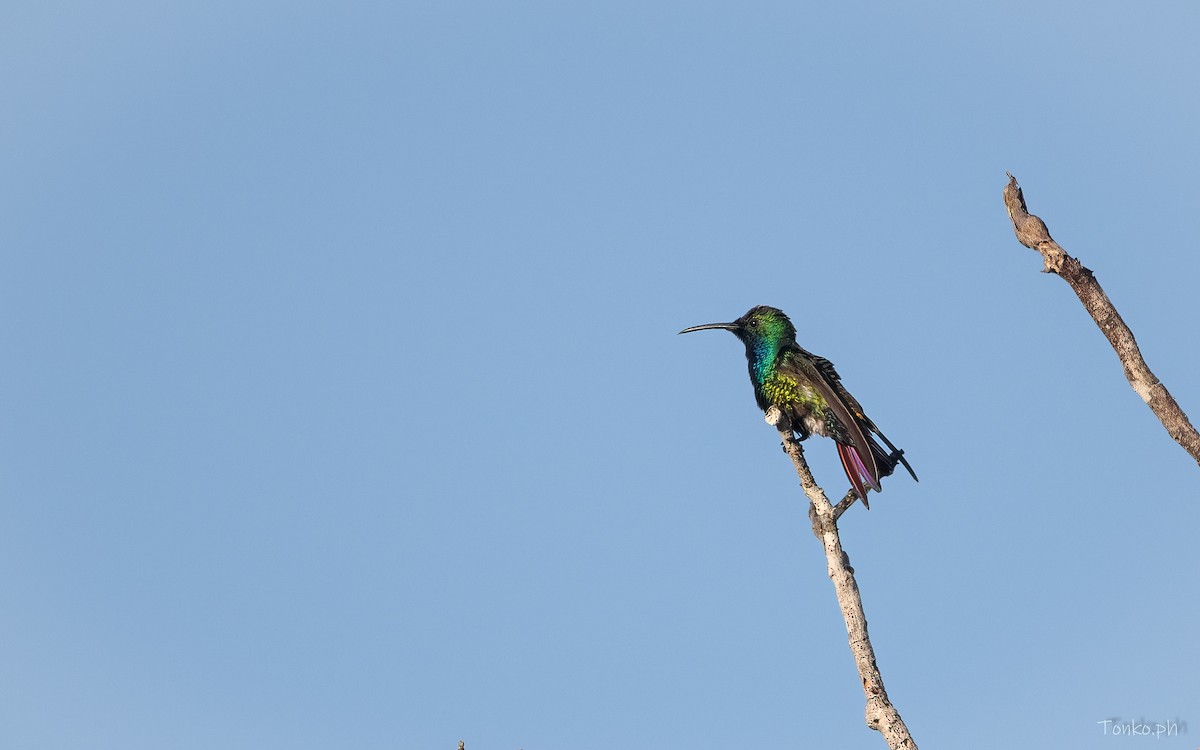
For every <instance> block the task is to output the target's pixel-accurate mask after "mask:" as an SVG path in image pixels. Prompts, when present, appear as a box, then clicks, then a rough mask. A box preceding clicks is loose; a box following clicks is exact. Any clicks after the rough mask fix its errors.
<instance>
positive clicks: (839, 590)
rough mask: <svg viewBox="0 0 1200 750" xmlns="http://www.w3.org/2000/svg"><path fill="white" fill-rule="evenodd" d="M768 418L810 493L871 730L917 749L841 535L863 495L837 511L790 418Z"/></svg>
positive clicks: (774, 412) (774, 414) (775, 412)
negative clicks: (878, 653)
mask: <svg viewBox="0 0 1200 750" xmlns="http://www.w3.org/2000/svg"><path fill="white" fill-rule="evenodd" d="M766 419H767V423H768V424H770V425H772V426H773V427H775V428H776V429H777V430H779V436H780V437H781V438H782V439H783V449H784V450H785V451H787V454H788V456H789V457H791V459H792V465H793V466H794V467H795V468H796V474H797V475H799V477H800V486H801V487H802V488H804V494H805V495H807V496H808V499H809V502H810V504H809V509H808V517H809V520H810V521H812V528H813V534H815V535H816V537H817V539H819V540H821V544H822V546H824V548H825V559H826V561H827V562H828V564H829V578H830V579H831V580H832V581H833V589H834V592H835V593H836V594H837V600H838V605H839V606H840V607H841V609H842V618H843V619H844V620H845V621H846V635H847V636H848V637H849V640H850V653H851V654H853V656H854V664H855V665H856V666H857V667H858V676H859V678H861V680H862V686H863V693H865V694H866V696H867V711H866V721H867V726H868V727H870V728H871V729H874V730H876V731H878V732H879V733H881V734H882V735H883V737H884V740H886V741H887V743H888V747H889V748H891V749H892V750H897V749H898V748H905V749H906V750H916V748H917V743H916V742H914V741H913V738H912V735H910V734H909V733H908V727H907V726H905V724H904V719H902V718H900V712H899V711H897V710H896V707H895V706H893V705H892V702H891V701H890V700H889V699H888V694H887V690H885V689H884V687H883V676H882V675H881V674H880V673H879V667H878V666H877V665H876V663H875V649H874V648H872V646H871V638H870V636H869V635H868V634H867V615H866V613H865V612H864V611H863V604H862V597H861V596H860V595H859V591H858V583H857V582H856V581H855V580H854V568H852V567H850V558H849V556H847V555H846V552H845V550H843V549H842V540H841V537H840V536H839V535H838V527H837V519H838V516H840V515H841V513H842V512H844V511H845V510H846V508H849V507H850V505H851V504H853V502H854V500H855V499H856V497H857V496H856V495H855V494H854V491H853V490H851V491H850V493H849V494H847V496H846V497H845V498H844V499H843V500H842V501H841V502H840V503H838V505H837V508H838V509H840V510H835V508H834V506H833V504H832V503H830V502H829V498H827V497H826V496H825V491H824V490H822V489H821V488H820V487H818V486H817V482H816V480H815V479H813V475H812V471H811V470H810V469H809V468H808V462H807V461H806V460H805V459H804V448H803V447H801V445H800V441H799V440H797V439H796V436H795V434H794V433H793V432H792V428H791V424H790V423H788V419H787V416H786V415H785V414H783V413H782V412H781V411H780V410H779V408H778V407H775V406H772V407H771V408H770V409H768V410H767V416H766Z"/></svg>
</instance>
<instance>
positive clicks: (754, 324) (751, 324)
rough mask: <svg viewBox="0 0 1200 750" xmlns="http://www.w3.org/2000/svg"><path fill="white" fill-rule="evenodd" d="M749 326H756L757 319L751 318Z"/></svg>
mask: <svg viewBox="0 0 1200 750" xmlns="http://www.w3.org/2000/svg"><path fill="white" fill-rule="evenodd" d="M750 327H751V328H758V321H757V320H751V321H750Z"/></svg>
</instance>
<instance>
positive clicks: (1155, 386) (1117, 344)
mask: <svg viewBox="0 0 1200 750" xmlns="http://www.w3.org/2000/svg"><path fill="white" fill-rule="evenodd" d="M1006 174H1007V173H1006ZM1004 205H1005V206H1006V207H1007V208H1008V217H1009V218H1010V219H1012V224H1013V231H1014V232H1016V234H1017V240H1018V241H1020V243H1021V244H1022V245H1024V246H1025V247H1028V248H1032V249H1034V250H1037V251H1038V252H1039V253H1041V255H1042V259H1043V261H1044V263H1045V267H1044V268H1043V271H1044V272H1045V273H1053V274H1057V275H1058V276H1060V277H1062V279H1063V280H1064V281H1066V282H1067V283H1068V284H1070V285H1071V288H1072V289H1074V290H1075V294H1076V295H1078V296H1079V301H1080V302H1082V303H1083V306H1084V308H1085V309H1086V310H1087V311H1088V314H1089V315H1091V316H1092V319H1093V320H1095V321H1096V325H1097V326H1099V327H1100V330H1101V331H1102V332H1103V333H1104V335H1105V337H1107V338H1108V343H1109V344H1111V345H1112V348H1113V351H1115V352H1116V353H1117V357H1119V358H1120V360H1121V365H1122V366H1123V367H1124V368H1125V377H1126V378H1127V379H1128V380H1129V385H1131V386H1133V390H1134V392H1135V393H1137V394H1138V395H1139V396H1141V398H1142V400H1143V401H1145V402H1146V404H1147V405H1148V406H1149V407H1150V410H1151V411H1152V412H1154V415H1155V416H1156V417H1158V419H1159V421H1161V422H1162V423H1163V427H1165V428H1167V434H1169V435H1170V436H1171V437H1172V438H1173V439H1174V440H1175V442H1177V443H1179V444H1180V445H1181V446H1183V449H1184V450H1185V451H1187V452H1188V454H1189V455H1190V456H1191V457H1192V458H1193V459H1195V460H1196V462H1197V463H1200V433H1197V432H1196V428H1195V427H1193V426H1192V423H1191V422H1189V421H1188V418H1187V415H1186V414H1184V413H1183V409H1181V408H1179V404H1178V403H1176V402H1175V398H1174V397H1173V396H1172V395H1171V393H1170V391H1168V390H1167V388H1166V386H1164V385H1163V384H1162V383H1160V382H1159V381H1158V378H1156V377H1155V376H1154V373H1152V372H1150V368H1149V367H1148V366H1147V365H1146V360H1145V359H1143V358H1142V352H1141V350H1139V349H1138V345H1137V341H1135V340H1134V338H1133V331H1130V330H1129V326H1127V325H1125V321H1124V320H1122V319H1121V316H1120V314H1118V313H1117V309H1116V308H1115V307H1113V304H1112V302H1111V301H1110V300H1109V299H1108V295H1107V294H1105V293H1104V289H1102V288H1101V287H1100V282H1098V281H1096V277H1095V276H1093V275H1092V272H1091V271H1090V270H1088V269H1087V268H1086V267H1085V266H1084V265H1083V264H1082V263H1080V262H1079V261H1078V260H1077V259H1075V258H1073V257H1071V256H1070V255H1068V254H1067V252H1066V251H1065V250H1063V249H1062V248H1061V247H1060V246H1059V244H1058V243H1057V242H1055V241H1054V240H1053V239H1051V237H1050V232H1049V230H1047V229H1046V224H1045V222H1043V221H1042V220H1041V219H1039V218H1038V217H1036V216H1034V215H1033V214H1031V213H1029V210H1028V209H1027V208H1026V206H1025V195H1024V193H1023V192H1022V191H1021V186H1020V185H1018V184H1017V178H1016V177H1013V176H1012V175H1011V174H1009V175H1008V184H1007V185H1005V186H1004Z"/></svg>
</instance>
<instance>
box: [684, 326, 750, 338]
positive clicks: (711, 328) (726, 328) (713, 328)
mask: <svg viewBox="0 0 1200 750" xmlns="http://www.w3.org/2000/svg"><path fill="white" fill-rule="evenodd" d="M737 329H738V327H737V324H736V323H705V324H704V325H702V326H692V327H691V328H684V329H683V330H682V331H680V332H679V333H691V332H692V331H736V330H737ZM675 335H676V336H678V335H679V334H678V333H677V334H675Z"/></svg>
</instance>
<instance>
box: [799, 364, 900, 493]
mask: <svg viewBox="0 0 1200 750" xmlns="http://www.w3.org/2000/svg"><path fill="white" fill-rule="evenodd" d="M796 348H797V349H799V347H796ZM800 352H801V354H802V356H798V357H791V358H790V361H789V364H790V365H792V366H794V367H796V369H797V370H798V371H799V373H800V375H801V376H802V377H803V378H804V379H805V380H807V381H808V382H810V383H812V384H813V387H814V388H816V390H817V393H819V394H820V395H821V398H822V399H823V400H824V401H825V403H827V404H828V405H829V408H830V410H831V411H832V412H833V415H834V416H835V417H836V418H837V421H838V423H839V424H841V426H842V429H843V431H844V433H845V434H844V435H842V436H839V437H834V436H832V435H831V436H830V437H834V440H835V442H836V443H837V451H838V457H839V458H841V460H842V468H843V469H845V471H846V477H847V478H848V479H849V480H850V485H851V486H852V487H854V491H855V492H857V493H858V498H859V499H860V500H862V501H863V505H864V506H865V507H868V508H869V507H871V506H870V505H869V504H868V503H867V488H868V487H869V488H871V489H873V490H875V491H876V492H879V491H880V489H881V488H880V486H879V477H880V476H881V475H880V473H879V466H878V465H877V464H876V460H875V459H876V455H877V454H879V453H882V452H883V449H882V448H878V449H877V450H872V448H873V447H876V446H875V444H874V441H873V440H871V439H870V438H869V437H868V436H867V435H866V434H865V433H864V432H863V424H862V422H861V421H860V419H859V416H858V413H860V412H861V411H862V407H860V406H859V405H858V402H857V401H855V400H854V398H853V397H851V396H850V394H849V393H847V392H846V389H845V388H843V387H842V386H841V383H840V382H839V381H840V380H841V379H840V378H839V377H838V375H837V372H836V371H835V370H834V369H833V365H832V364H831V363H830V362H829V360H827V359H823V358H821V357H817V356H814V355H813V354H811V353H809V352H806V351H804V350H803V349H800Z"/></svg>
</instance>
